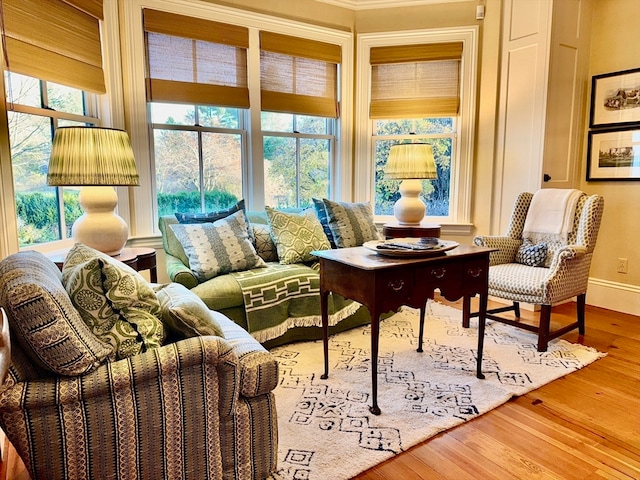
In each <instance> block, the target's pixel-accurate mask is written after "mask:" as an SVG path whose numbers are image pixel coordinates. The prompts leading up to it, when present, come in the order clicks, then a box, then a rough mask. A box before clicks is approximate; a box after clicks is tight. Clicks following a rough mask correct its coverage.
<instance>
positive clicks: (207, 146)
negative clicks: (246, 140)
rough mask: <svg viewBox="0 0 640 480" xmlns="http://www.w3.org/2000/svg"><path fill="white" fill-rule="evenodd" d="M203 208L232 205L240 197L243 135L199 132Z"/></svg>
mask: <svg viewBox="0 0 640 480" xmlns="http://www.w3.org/2000/svg"><path fill="white" fill-rule="evenodd" d="M202 157H203V173H202V178H203V185H204V191H205V208H204V209H205V211H206V212H210V211H216V210H221V209H223V208H228V207H230V206H232V205H234V204H235V203H236V202H237V201H238V200H239V199H240V198H242V136H241V135H229V134H218V133H205V134H203V135H202Z"/></svg>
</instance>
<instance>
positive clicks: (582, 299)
mask: <svg viewBox="0 0 640 480" xmlns="http://www.w3.org/2000/svg"><path fill="white" fill-rule="evenodd" d="M586 299H587V294H586V293H581V294H580V295H578V298H577V299H576V309H577V312H576V313H577V316H578V333H579V334H580V335H584V306H585V303H586Z"/></svg>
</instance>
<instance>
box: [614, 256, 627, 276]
mask: <svg viewBox="0 0 640 480" xmlns="http://www.w3.org/2000/svg"><path fill="white" fill-rule="evenodd" d="M617 271H618V273H627V272H628V271H629V259H628V258H618V269H617Z"/></svg>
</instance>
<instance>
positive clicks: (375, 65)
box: [369, 42, 462, 118]
mask: <svg viewBox="0 0 640 480" xmlns="http://www.w3.org/2000/svg"><path fill="white" fill-rule="evenodd" d="M461 59H462V42H450V43H434V44H424V45H399V46H388V47H373V48H371V52H370V63H371V105H370V112H369V114H370V117H371V118H409V117H434V116H453V115H457V114H458V108H459V106H460V63H461Z"/></svg>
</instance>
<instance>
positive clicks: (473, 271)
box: [462, 260, 489, 293]
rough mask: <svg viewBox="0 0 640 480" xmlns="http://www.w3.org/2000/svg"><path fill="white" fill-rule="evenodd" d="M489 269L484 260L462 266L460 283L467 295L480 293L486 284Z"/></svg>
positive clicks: (469, 262)
mask: <svg viewBox="0 0 640 480" xmlns="http://www.w3.org/2000/svg"><path fill="white" fill-rule="evenodd" d="M488 269H489V267H488V265H487V262H486V261H485V260H473V261H468V262H465V263H464V265H463V275H462V282H463V285H464V290H465V291H466V292H467V293H471V292H480V291H482V288H483V287H484V286H485V285H486V284H487V281H488V272H489V270H488Z"/></svg>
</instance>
